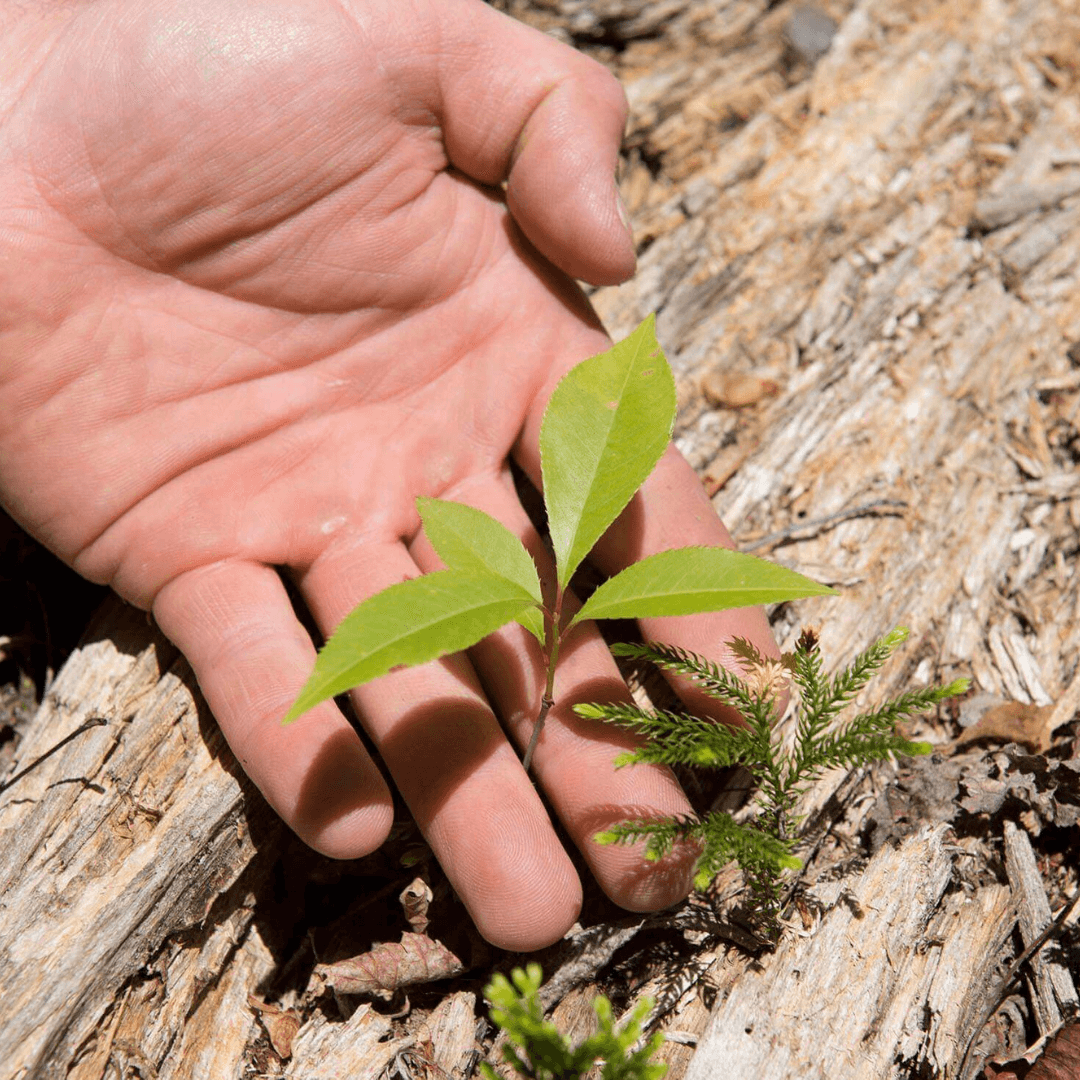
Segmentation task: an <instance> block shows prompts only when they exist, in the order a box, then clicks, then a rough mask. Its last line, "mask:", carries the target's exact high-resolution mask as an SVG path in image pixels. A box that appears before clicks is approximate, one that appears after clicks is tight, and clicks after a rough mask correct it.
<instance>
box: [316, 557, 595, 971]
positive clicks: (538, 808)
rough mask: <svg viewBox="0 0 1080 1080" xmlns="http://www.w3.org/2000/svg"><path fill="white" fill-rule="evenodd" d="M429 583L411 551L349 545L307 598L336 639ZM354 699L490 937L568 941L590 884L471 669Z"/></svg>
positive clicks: (448, 667)
mask: <svg viewBox="0 0 1080 1080" xmlns="http://www.w3.org/2000/svg"><path fill="white" fill-rule="evenodd" d="M417 573H418V570H417V567H416V564H415V563H414V562H413V561H412V559H411V558H410V557H409V554H408V552H407V551H406V550H405V548H404V547H403V546H402V545H401V544H399V543H383V544H372V543H369V544H364V545H356V546H352V547H347V546H345V545H343V544H339V545H337V546H335V547H334V548H333V549H331V550H328V551H327V552H326V553H324V555H323V556H322V557H320V558H319V559H318V560H317V561H316V562H315V564H314V565H313V566H312V567H311V568H310V569H308V570H307V571H306V572H305V573H304V575H303V576H302V578H301V579H300V586H301V589H302V591H303V594H304V597H305V599H306V600H307V602H308V605H309V606H310V608H311V611H312V613H313V614H314V616H315V618H316V620H317V621H318V623H319V625H320V626H321V627H323V628H324V630H325V631H326V632H327V633H329V632H330V631H331V630H332V629H333V628H334V627H336V626H337V625H338V623H340V622H341V620H342V619H343V618H344V617H345V616H346V615H347V614H348V613H349V612H350V611H351V610H352V608H353V607H355V606H356V604H358V603H359V602H360V601H361V600H363V599H365V598H366V597H368V596H370V595H372V594H374V593H376V592H378V591H380V590H381V589H383V588H385V587H387V586H389V585H391V584H394V583H395V582H398V581H403V580H405V579H406V578H410V577H415V576H416V575H417ZM352 696H353V700H354V701H355V703H356V706H357V709H358V710H359V712H360V716H361V719H362V721H363V723H364V726H365V728H366V730H367V731H368V732H369V734H370V735H371V737H372V739H373V740H374V741H375V743H376V744H377V745H378V747H379V750H380V752H381V754H382V756H383V759H384V761H385V762H386V765H387V767H388V768H389V769H390V772H391V773H392V774H393V777H394V781H395V783H396V784H397V786H398V788H399V790H400V792H401V795H402V797H403V798H404V799H405V801H406V802H407V803H408V805H409V809H410V810H411V811H412V813H413V815H414V817H415V818H416V821H417V824H418V825H419V826H420V828H421V830H422V831H423V833H424V835H425V837H426V838H427V841H428V843H429V844H430V845H431V848H432V850H433V851H434V853H435V855H436V857H437V858H438V860H439V862H440V863H441V865H442V867H443V869H444V870H445V871H446V874H447V877H448V878H449V879H450V882H451V884H452V885H453V886H454V889H455V890H456V892H457V894H458V896H459V897H460V898H461V900H462V901H463V902H464V904H465V906H466V907H467V908H468V910H469V913H470V915H471V916H472V918H473V921H474V922H475V923H476V926H477V928H478V929H479V931H480V932H481V934H483V935H484V937H485V938H487V940H488V941H490V942H492V943H493V944H495V945H498V946H500V947H501V948H505V949H515V950H521V951H528V950H531V949H537V948H541V947H543V946H545V945H550V944H551V943H552V942H554V941H557V940H558V939H559V938H560V937H562V935H563V934H565V933H566V931H567V930H568V929H569V928H570V926H571V925H572V924H573V922H574V920H575V919H576V918H577V914H578V911H579V909H580V906H581V884H580V882H579V881H578V878H577V874H576V873H575V871H574V868H573V865H572V864H571V862H570V860H569V858H568V857H567V855H566V852H565V851H563V849H562V845H561V844H560V843H559V841H558V838H557V837H556V836H555V832H554V830H553V829H552V827H551V822H550V821H549V820H548V816H547V813H546V812H545V810H544V807H543V804H542V803H541V801H540V799H539V797H538V796H537V794H536V791H535V790H534V789H533V787H532V784H531V783H530V782H529V779H528V777H527V776H526V775H525V772H524V771H523V770H522V768H521V765H520V763H519V762H518V760H517V756H516V755H515V754H514V751H513V749H512V748H511V746H510V745H509V743H508V742H507V741H506V737H505V736H504V734H503V732H502V730H501V729H500V727H499V724H498V722H497V721H496V719H495V716H494V714H493V713H492V712H491V708H490V706H489V705H488V704H487V702H486V701H485V699H484V696H483V692H482V690H481V688H480V685H479V683H478V681H477V678H476V674H475V672H474V671H473V670H472V668H471V666H470V665H469V662H468V660H467V658H466V657H465V656H463V655H461V654H457V655H455V656H450V657H446V658H444V659H443V660H439V661H436V662H434V663H430V664H425V665H422V666H420V667H414V668H408V669H406V670H403V671H397V672H392V673H391V674H389V675H384V676H383V677H381V678H379V679H375V680H373V681H372V682H370V683H366V684H365V685H363V686H360V687H357V688H356V689H355V690H354V691H352ZM301 722H302V721H301Z"/></svg>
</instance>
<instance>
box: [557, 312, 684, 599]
mask: <svg viewBox="0 0 1080 1080" xmlns="http://www.w3.org/2000/svg"><path fill="white" fill-rule="evenodd" d="M674 422H675V379H674V377H673V376H672V374H671V368H670V367H668V362H667V360H666V359H665V357H664V353H663V351H662V350H661V348H660V346H659V344H657V341H656V321H655V319H654V317H653V316H652V315H650V316H649V317H648V318H647V319H646V320H645V321H644V322H643V323H642V324H641V325H640V326H639V327H638V328H637V329H636V330H635V331H634V332H633V333H632V334H631V335H630V336H629V337H628V338H627V339H626V340H625V341H620V342H619V343H618V344H617V345H615V346H613V347H612V348H610V349H609V350H608V351H607V352H605V353H601V354H600V355H599V356H594V357H592V358H591V359H589V360H585V361H583V362H582V363H580V364H578V366H577V367H575V368H573V369H572V370H571V371H570V372H568V373H567V375H566V376H565V377H564V378H563V380H562V381H561V382H560V383H559V385H558V386H556V387H555V392H554V393H553V394H552V395H551V400H550V401H549V402H548V406H547V410H546V411H545V412H544V420H543V423H542V425H541V427H540V460H541V466H542V469H543V476H544V502H545V504H546V505H547V514H548V529H549V530H550V533H551V543H552V546H553V547H554V549H555V562H556V566H557V567H558V574H559V584H560V585H566V583H567V582H568V581H569V580H570V577H571V575H572V574H573V573H574V571H575V570H576V569H577V567H578V565H579V564H580V562H581V560H582V559H584V558H585V556H586V555H588V553H589V551H590V550H591V549H592V546H593V544H595V543H596V541H597V540H599V539H600V537H601V536H603V534H604V532H605V530H606V529H607V527H608V526H609V525H610V524H611V523H612V522H613V521H614V520H615V518H616V517H618V515H619V513H620V512H621V511H622V510H623V508H624V507H625V506H626V504H627V503H628V502H629V501H630V499H631V498H632V496H633V494H634V492H635V491H637V489H638V488H639V487H640V486H641V484H642V482H643V481H644V480H645V478H646V477H647V476H648V475H649V473H650V472H652V470H653V466H654V465H655V464H656V463H657V461H659V460H660V455H661V454H663V452H664V449H665V447H666V446H667V443H668V439H670V438H671V428H672V425H673V424H674Z"/></svg>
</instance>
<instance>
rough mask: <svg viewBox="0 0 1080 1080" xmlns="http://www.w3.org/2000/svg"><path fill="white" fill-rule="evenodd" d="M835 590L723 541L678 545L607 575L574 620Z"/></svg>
mask: <svg viewBox="0 0 1080 1080" xmlns="http://www.w3.org/2000/svg"><path fill="white" fill-rule="evenodd" d="M835 591H836V590H835V589H830V588H829V587H828V586H827V585H819V584H818V583H817V582H816V581H811V580H810V579H809V578H807V577H803V576H802V574H797V573H795V571H794V570H787V569H785V568H784V567H783V566H777V565H776V563H771V562H766V561H765V560H764V559H758V558H755V557H754V556H753V555H743V554H741V553H740V552H737V551H728V549H727V548H721V547H687V548H678V549H676V550H674V551H661V552H660V553H659V554H657V555H650V556H648V557H647V558H644V559H642V560H641V561H640V562H636V563H633V564H632V565H631V566H628V567H627V568H626V569H625V570H623V571H622V572H621V573H619V574H616V575H615V577H613V578H609V579H608V580H607V581H605V582H604V584H603V585H601V586H600V588H598V589H597V590H596V592H594V593H593V594H592V596H590V597H589V599H588V600H587V601H586V602H585V604H584V605H582V607H581V610H580V611H578V613H577V614H576V615H575V616H574V619H573V621H572V622H571V623H570V626H573V625H574V624H575V623H578V622H581V621H582V620H583V619H642V618H648V617H649V616H655V615H693V614H694V613H696V612H699V611H721V610H723V609H724V608H737V607H749V606H751V605H752V604H772V603H776V602H778V601H780V600H797V599H799V598H800V597H803V596H827V595H829V594H832V593H835ZM567 629H569V627H568V628H567Z"/></svg>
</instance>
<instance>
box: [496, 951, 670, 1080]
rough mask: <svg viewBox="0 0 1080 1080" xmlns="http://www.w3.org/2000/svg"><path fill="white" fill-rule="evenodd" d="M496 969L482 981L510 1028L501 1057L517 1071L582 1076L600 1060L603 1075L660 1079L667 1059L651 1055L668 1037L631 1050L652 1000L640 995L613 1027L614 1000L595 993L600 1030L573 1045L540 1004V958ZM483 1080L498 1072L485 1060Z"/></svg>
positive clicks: (534, 1079) (563, 1078) (540, 1076)
mask: <svg viewBox="0 0 1080 1080" xmlns="http://www.w3.org/2000/svg"><path fill="white" fill-rule="evenodd" d="M510 978H511V979H512V980H513V984H512V985H511V982H510V980H509V979H507V978H506V976H505V975H496V976H495V977H494V978H493V979H492V980H491V982H490V984H489V985H487V986H486V987H484V997H486V998H487V1000H488V1001H489V1002H491V1005H492V1009H491V1019H492V1020H494V1021H495V1023H496V1024H498V1025H499V1027H501V1028H502V1029H503V1031H505V1032H506V1037H507V1042H506V1043H505V1044H504V1045H503V1051H502V1052H503V1057H504V1058H505V1059H506V1060H507V1062H508V1063H509V1064H510V1065H511V1066H512V1067H513V1069H514V1071H515V1072H516V1073H517V1074H518V1075H519V1076H524V1077H529V1078H530V1080H579V1078H580V1077H583V1076H585V1075H586V1074H587V1073H588V1072H589V1071H590V1070H591V1069H592V1067H593V1066H594V1065H595V1064H596V1062H597V1060H602V1061H603V1062H604V1064H603V1067H602V1068H601V1070H600V1075H601V1077H603V1080H660V1078H661V1077H662V1076H663V1075H664V1073H665V1072H667V1066H666V1065H653V1064H651V1063H650V1062H649V1059H650V1058H651V1057H652V1056H653V1054H655V1053H656V1051H657V1050H659V1049H660V1047H661V1045H662V1044H663V1042H664V1037H663V1035H661V1034H660V1033H659V1032H657V1033H656V1034H655V1035H653V1037H652V1038H651V1039H650V1040H649V1041H648V1043H646V1044H645V1046H644V1047H642V1048H641V1049H640V1050H632V1049H631V1048H632V1047H633V1045H634V1043H636V1042H637V1041H638V1039H639V1038H640V1037H641V1029H642V1024H643V1023H644V1022H645V1018H646V1017H647V1016H648V1015H649V1011H650V1010H651V1009H652V1002H651V1001H647V1000H646V1001H642V1002H641V1003H640V1004H639V1005H638V1006H637V1008H635V1009H634V1011H633V1013H632V1014H631V1015H630V1018H629V1019H628V1020H627V1022H626V1023H625V1025H623V1027H622V1028H620V1029H619V1030H618V1031H616V1030H615V1022H614V1016H613V1014H612V1010H611V1002H610V1001H608V999H607V998H606V997H604V996H603V995H602V994H601V995H599V996H597V997H596V998H594V1000H593V1008H594V1009H595V1010H596V1016H597V1019H598V1020H599V1021H600V1030H599V1031H597V1032H596V1034H595V1035H590V1036H589V1037H588V1038H587V1039H586V1040H585V1041H584V1042H583V1043H581V1045H580V1046H577V1047H575V1048H571V1047H570V1044H569V1043H568V1041H567V1039H566V1037H565V1036H564V1035H560V1034H559V1031H558V1029H557V1028H556V1027H555V1025H554V1024H553V1023H551V1022H550V1021H547V1020H545V1019H544V1011H543V1009H542V1008H541V1006H540V997H539V990H540V983H541V972H540V965H539V964H529V965H528V967H527V968H526V969H525V970H524V971H522V969H521V968H515V969H514V970H513V971H512V972H511V973H510ZM480 1073H481V1075H482V1076H484V1077H485V1080H498V1074H497V1073H496V1072H495V1070H494V1069H493V1068H492V1067H491V1065H489V1064H488V1063H487V1062H486V1061H485V1062H483V1063H481V1065H480Z"/></svg>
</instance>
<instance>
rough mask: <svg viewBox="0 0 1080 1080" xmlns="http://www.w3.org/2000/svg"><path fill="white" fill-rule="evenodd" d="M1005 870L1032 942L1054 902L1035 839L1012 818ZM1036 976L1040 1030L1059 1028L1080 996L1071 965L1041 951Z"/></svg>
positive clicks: (1007, 828)
mask: <svg viewBox="0 0 1080 1080" xmlns="http://www.w3.org/2000/svg"><path fill="white" fill-rule="evenodd" d="M1005 869H1006V871H1007V873H1008V875H1009V884H1010V886H1011V887H1012V891H1013V893H1014V895H1015V897H1016V910H1017V914H1018V916H1019V921H1020V934H1021V936H1022V937H1023V939H1024V944H1025V945H1030V944H1031V943H1032V942H1033V941H1034V940H1035V939H1036V938H1037V937H1038V936H1039V935H1040V934H1041V933H1042V932H1043V931H1044V930H1045V929H1046V928H1047V926H1049V925H1050V922H1051V914H1050V904H1049V901H1047V899H1046V890H1045V887H1044V885H1043V881H1042V876H1041V875H1040V874H1039V867H1038V865H1037V864H1036V862H1035V853H1034V852H1033V851H1032V849H1031V841H1030V840H1029V839H1028V835H1027V833H1026V832H1024V830H1023V829H1021V828H1019V827H1018V826H1017V825H1016V824H1014V823H1013V822H1011V821H1006V822H1005ZM1031 966H1032V968H1033V970H1034V975H1035V979H1034V981H1035V995H1034V1007H1035V1019H1036V1021H1037V1022H1038V1025H1039V1033H1040V1034H1042V1035H1047V1034H1049V1033H1050V1032H1053V1031H1056V1030H1057V1029H1058V1027H1059V1026H1060V1025H1061V1022H1062V1019H1063V1016H1062V1014H1063V1013H1064V1015H1065V1016H1072V1015H1073V1014H1074V1013H1075V1011H1076V1008H1077V1006H1078V1005H1080V999H1078V998H1077V994H1076V986H1075V985H1074V984H1073V979H1072V975H1071V974H1070V972H1069V969H1068V967H1066V966H1065V965H1064V964H1062V963H1061V962H1060V961H1057V960H1054V959H1052V958H1050V957H1047V956H1046V955H1045V954H1044V953H1042V952H1040V954H1039V955H1038V956H1036V957H1035V958H1034V959H1033V960H1032V961H1031Z"/></svg>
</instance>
